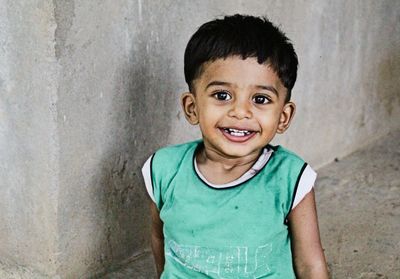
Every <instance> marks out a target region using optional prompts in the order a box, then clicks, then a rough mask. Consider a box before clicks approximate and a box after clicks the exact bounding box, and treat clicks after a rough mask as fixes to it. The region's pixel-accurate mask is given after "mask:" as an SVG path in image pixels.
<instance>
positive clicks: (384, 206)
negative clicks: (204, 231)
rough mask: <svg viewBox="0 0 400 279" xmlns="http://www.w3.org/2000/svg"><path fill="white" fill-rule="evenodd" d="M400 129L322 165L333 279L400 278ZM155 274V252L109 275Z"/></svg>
mask: <svg viewBox="0 0 400 279" xmlns="http://www.w3.org/2000/svg"><path fill="white" fill-rule="evenodd" d="M399 167H400V131H398V132H395V133H392V134H390V135H389V136H387V137H385V138H383V139H381V140H380V141H379V142H377V143H375V144H373V145H369V146H367V147H365V148H363V149H361V150H359V151H357V152H355V153H353V154H351V155H349V156H347V157H345V158H339V159H337V160H335V162H333V163H331V164H329V165H327V166H325V167H323V168H321V169H319V170H318V174H319V176H318V182H317V185H316V188H315V189H316V197H317V203H318V214H319V223H320V230H321V238H322V243H323V247H324V250H325V255H326V257H327V261H328V266H329V269H330V273H331V278H332V279H336V278H337V279H342V278H348V279H350V278H357V279H361V278H364V279H367V278H380V279H395V278H396V279H398V278H400V172H399ZM103 278H104V279H105V278H107V279H108V278H109V279H122V278H137V279H142V278H143V279H145V278H146V279H149V278H155V275H154V267H153V262H152V258H151V255H150V254H146V255H143V256H142V257H141V258H139V259H138V260H136V261H135V262H134V263H131V264H130V265H128V266H126V267H125V268H123V269H121V270H119V271H117V272H113V273H110V274H108V275H107V276H105V277H103Z"/></svg>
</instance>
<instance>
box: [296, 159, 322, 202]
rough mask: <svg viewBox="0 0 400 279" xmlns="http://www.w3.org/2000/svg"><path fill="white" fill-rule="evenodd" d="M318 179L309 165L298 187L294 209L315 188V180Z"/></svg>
mask: <svg viewBox="0 0 400 279" xmlns="http://www.w3.org/2000/svg"><path fill="white" fill-rule="evenodd" d="M316 179H317V173H316V172H315V171H314V170H313V169H312V168H311V167H310V166H309V165H307V166H306V168H305V169H304V171H303V174H302V175H301V178H300V181H299V185H298V186H297V191H296V197H295V198H294V202H293V206H292V209H293V208H295V207H296V206H297V205H298V204H299V203H300V202H301V201H302V200H303V199H304V197H305V196H306V195H307V194H308V193H309V192H310V191H311V189H312V188H313V187H314V184H315V180H316Z"/></svg>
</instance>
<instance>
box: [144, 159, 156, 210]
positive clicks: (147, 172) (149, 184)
mask: <svg viewBox="0 0 400 279" xmlns="http://www.w3.org/2000/svg"><path fill="white" fill-rule="evenodd" d="M153 156H154V154H153V155H151V156H150V157H149V158H148V159H147V161H146V162H145V163H144V165H143V168H142V175H143V178H144V184H145V185H146V190H147V193H148V194H149V196H150V198H151V200H152V201H153V202H154V203H156V200H155V198H154V186H153V179H152V176H151V161H152V160H153Z"/></svg>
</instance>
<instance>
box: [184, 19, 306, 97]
mask: <svg viewBox="0 0 400 279" xmlns="http://www.w3.org/2000/svg"><path fill="white" fill-rule="evenodd" d="M230 56H240V57H241V58H242V59H246V58H251V57H254V58H256V59H257V62H258V63H259V64H267V65H269V66H270V67H271V69H272V70H273V71H275V73H276V74H277V76H278V77H279V79H280V80H281V82H282V84H283V85H284V86H285V88H286V89H287V95H286V101H289V100H290V96H291V90H292V88H293V86H294V84H295V81H296V77H297V65H298V60H297V55H296V53H295V51H294V48H293V45H292V44H291V43H290V41H289V39H288V38H287V37H286V36H285V34H284V33H283V32H282V31H280V30H279V29H278V28H277V27H276V26H274V25H273V24H272V23H271V22H270V21H268V20H267V19H266V18H258V17H253V16H245V15H238V14H236V15H233V16H226V17H224V18H223V19H216V20H213V21H210V22H207V23H205V24H203V25H202V26H201V27H200V28H199V29H198V30H197V32H196V33H194V34H193V36H192V37H191V39H190V40H189V42H188V45H187V47H186V50H185V57H184V69H185V80H186V82H187V84H188V86H189V90H190V91H191V92H192V93H194V91H195V90H194V87H193V82H194V81H195V80H196V79H197V78H198V77H199V76H200V75H201V73H202V70H203V66H204V64H205V63H207V62H213V61H215V60H217V59H221V58H222V59H225V58H228V57H230Z"/></svg>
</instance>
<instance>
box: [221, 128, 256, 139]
mask: <svg viewBox="0 0 400 279" xmlns="http://www.w3.org/2000/svg"><path fill="white" fill-rule="evenodd" d="M223 130H224V131H225V132H226V133H228V134H230V135H231V136H235V137H244V136H247V135H250V134H251V133H252V132H250V131H248V130H237V129H232V128H223Z"/></svg>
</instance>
